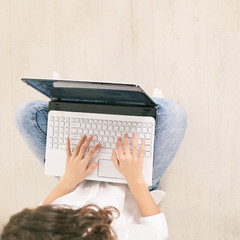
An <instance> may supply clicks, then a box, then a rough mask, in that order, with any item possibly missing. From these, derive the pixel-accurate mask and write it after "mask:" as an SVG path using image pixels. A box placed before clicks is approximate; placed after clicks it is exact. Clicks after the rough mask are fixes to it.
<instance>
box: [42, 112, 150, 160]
mask: <svg viewBox="0 0 240 240" xmlns="http://www.w3.org/2000/svg"><path fill="white" fill-rule="evenodd" d="M61 113H65V114H61ZM66 113H67V114H66ZM94 115H96V114H92V115H91V117H90V118H89V117H83V116H84V114H82V113H74V112H63V111H52V113H51V116H49V119H48V130H47V148H49V149H55V150H56V149H59V150H66V138H67V137H69V139H70V148H71V151H72V152H73V151H74V148H75V147H76V145H77V143H78V142H79V140H80V139H81V137H82V136H83V135H86V136H89V135H93V139H92V141H91V143H90V145H89V147H88V149H87V152H88V151H89V149H91V148H93V147H94V146H95V145H96V144H97V143H98V142H100V143H101V147H100V149H98V152H99V153H104V154H112V149H115V150H116V142H117V138H118V137H123V136H124V134H125V133H127V134H128V137H129V141H130V146H131V149H132V134H133V133H134V132H136V133H137V136H138V151H139V149H140V147H141V139H142V138H145V156H146V157H151V155H152V144H153V143H154V141H153V140H154V139H153V135H154V127H153V123H151V122H145V121H128V120H126V119H128V118H127V117H126V118H124V117H125V116H122V115H121V116H120V117H121V118H119V115H116V119H114V117H113V116H114V115H111V119H107V117H106V118H103V117H104V114H100V115H99V114H97V115H99V116H101V117H99V116H98V118H93V116H94ZM106 116H109V115H106ZM135 118H138V117H135ZM139 118H140V117H139ZM119 119H120V120H119ZM123 148H124V144H123Z"/></svg>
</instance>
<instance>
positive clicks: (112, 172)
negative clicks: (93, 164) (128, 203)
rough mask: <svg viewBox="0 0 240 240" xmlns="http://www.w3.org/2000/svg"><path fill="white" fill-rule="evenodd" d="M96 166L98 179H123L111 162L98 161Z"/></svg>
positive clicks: (105, 160)
mask: <svg viewBox="0 0 240 240" xmlns="http://www.w3.org/2000/svg"><path fill="white" fill-rule="evenodd" d="M98 165H99V166H98V176H99V177H106V178H120V179H125V177H124V176H123V175H122V174H121V173H120V172H119V171H118V170H117V168H116V167H115V165H114V163H113V162H112V160H107V159H99V161H98Z"/></svg>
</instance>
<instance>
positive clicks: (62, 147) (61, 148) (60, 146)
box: [58, 144, 66, 150]
mask: <svg viewBox="0 0 240 240" xmlns="http://www.w3.org/2000/svg"><path fill="white" fill-rule="evenodd" d="M58 149H60V150H66V145H63V144H59V145H58Z"/></svg>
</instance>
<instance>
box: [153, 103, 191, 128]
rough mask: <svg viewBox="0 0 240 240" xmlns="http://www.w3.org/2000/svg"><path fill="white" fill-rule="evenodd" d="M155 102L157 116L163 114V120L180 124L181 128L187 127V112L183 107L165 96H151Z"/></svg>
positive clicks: (159, 116)
mask: <svg viewBox="0 0 240 240" xmlns="http://www.w3.org/2000/svg"><path fill="white" fill-rule="evenodd" d="M153 100H154V102H155V103H156V104H157V118H156V120H157V121H158V120H159V118H161V115H165V120H166V121H169V123H174V124H175V125H178V126H181V128H183V129H186V128H187V114H186V112H185V110H184V109H183V107H181V106H180V105H179V104H177V103H175V102H174V101H172V100H170V99H166V98H153Z"/></svg>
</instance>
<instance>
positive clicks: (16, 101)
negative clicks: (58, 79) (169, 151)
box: [0, 0, 240, 240]
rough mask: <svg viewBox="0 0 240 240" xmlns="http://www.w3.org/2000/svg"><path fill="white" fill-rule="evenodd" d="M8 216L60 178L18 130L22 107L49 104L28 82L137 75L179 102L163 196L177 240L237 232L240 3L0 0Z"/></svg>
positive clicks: (0, 213)
mask: <svg viewBox="0 0 240 240" xmlns="http://www.w3.org/2000/svg"><path fill="white" fill-rule="evenodd" d="M0 18H1V21H0V32H1V37H0V53H1V54H0V65H1V70H0V89H1V94H0V103H1V104H0V121H1V122H0V132H1V140H0V153H1V159H0V161H1V171H0V188H1V194H0V206H1V209H0V224H1V225H3V224H4V223H6V221H7V220H8V218H9V216H10V215H11V214H13V213H15V212H16V211H19V210H21V209H22V208H24V207H34V206H36V205H37V204H38V203H39V202H40V201H41V200H42V199H43V198H44V197H45V196H46V195H47V194H48V193H49V191H50V190H51V189H52V188H53V186H54V185H55V184H56V180H55V179H53V178H51V177H47V176H44V172H43V168H42V167H41V166H40V164H39V163H38V162H37V161H36V159H35V158H34V156H33V155H32V154H31V152H30V150H29V149H28V148H27V147H26V145H25V144H24V142H23V140H22V139H21V137H20V135H19V134H18V132H17V130H16V128H15V126H14V114H15V111H16V109H17V107H18V106H19V105H20V104H22V103H24V102H26V101H31V100H35V99H44V100H48V99H47V98H46V97H44V96H42V95H41V94H40V93H37V92H36V91H34V90H33V89H31V88H30V87H28V86H27V85H25V84H23V83H22V82H21V81H20V78H21V77H44V78H48V77H52V71H53V70H56V71H58V72H59V73H60V74H61V75H62V77H63V78H72V79H94V80H99V81H101V80H104V81H118V82H136V83H138V84H139V85H140V86H142V87H143V88H144V89H145V90H146V91H147V93H149V94H150V95H151V93H152V91H153V88H154V87H158V88H160V89H162V91H163V93H164V95H165V96H166V97H167V98H170V99H172V100H174V101H176V102H177V103H179V104H180V105H181V106H183V107H184V109H185V110H186V112H187V115H188V129H187V132H186V136H185V139H184V141H183V144H182V145H181V148H180V150H179V152H178V154H177V156H176V158H175V160H174V162H173V163H172V165H171V166H170V167H169V168H168V170H167V171H166V173H165V175H164V177H163V179H162V181H161V186H160V187H161V189H163V190H164V191H165V192H166V197H165V198H164V200H163V201H162V202H161V204H160V208H161V210H162V211H163V212H164V213H165V214H166V217H167V221H168V225H169V233H170V238H169V239H170V240H182V239H184V240H193V239H194V240H206V239H207V240H237V239H240V228H239V224H240V151H239V146H240V125H239V123H240V67H239V63H240V2H239V1H234V0H175V1H174V0H168V1H167V0H163V1H162V0H125V1H123V0H122V1H117V0H102V1H98V0H90V1H89V0H85V1H84V0H68V1H66V0H57V1H53V0H44V1H32V0H21V1H18V0H1V1H0Z"/></svg>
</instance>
